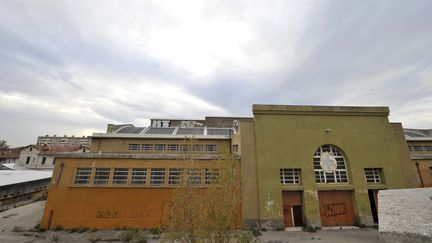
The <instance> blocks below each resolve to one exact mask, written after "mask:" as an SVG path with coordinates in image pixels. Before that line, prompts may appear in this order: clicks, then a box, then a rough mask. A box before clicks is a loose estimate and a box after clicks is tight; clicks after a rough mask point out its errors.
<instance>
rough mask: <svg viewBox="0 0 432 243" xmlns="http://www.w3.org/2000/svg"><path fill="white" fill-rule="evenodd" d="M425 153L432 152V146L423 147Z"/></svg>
mask: <svg viewBox="0 0 432 243" xmlns="http://www.w3.org/2000/svg"><path fill="white" fill-rule="evenodd" d="M423 151H426V152H432V146H423Z"/></svg>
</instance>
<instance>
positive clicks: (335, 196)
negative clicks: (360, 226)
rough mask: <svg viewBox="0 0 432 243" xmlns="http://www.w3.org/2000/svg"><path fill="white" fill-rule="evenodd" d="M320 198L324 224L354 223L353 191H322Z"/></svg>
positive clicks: (319, 193) (340, 224) (319, 194)
mask: <svg viewBox="0 0 432 243" xmlns="http://www.w3.org/2000/svg"><path fill="white" fill-rule="evenodd" d="M318 200H319V203H320V213H321V222H322V225H323V226H342V225H353V224H354V210H353V205H352V192H351V191H320V192H318Z"/></svg>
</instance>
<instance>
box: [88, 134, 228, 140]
mask: <svg viewBox="0 0 432 243" xmlns="http://www.w3.org/2000/svg"><path fill="white" fill-rule="evenodd" d="M91 137H92V138H149V139H152V138H162V139H189V138H195V139H217V140H219V139H231V135H201V134H198V135H185V134H174V135H173V134H147V133H142V134H135V133H93V135H92V136H91Z"/></svg>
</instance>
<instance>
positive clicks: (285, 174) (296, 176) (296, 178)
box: [280, 169, 300, 184]
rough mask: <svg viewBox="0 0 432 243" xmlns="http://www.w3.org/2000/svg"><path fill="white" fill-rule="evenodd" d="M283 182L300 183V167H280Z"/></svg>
mask: <svg viewBox="0 0 432 243" xmlns="http://www.w3.org/2000/svg"><path fill="white" fill-rule="evenodd" d="M280 181H281V184H300V169H280Z"/></svg>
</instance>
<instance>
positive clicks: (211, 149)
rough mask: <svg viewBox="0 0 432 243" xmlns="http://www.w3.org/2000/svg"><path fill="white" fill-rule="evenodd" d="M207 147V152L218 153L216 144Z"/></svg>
mask: <svg viewBox="0 0 432 243" xmlns="http://www.w3.org/2000/svg"><path fill="white" fill-rule="evenodd" d="M205 147H206V151H208V152H215V151H216V144H207V145H206V146H205Z"/></svg>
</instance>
